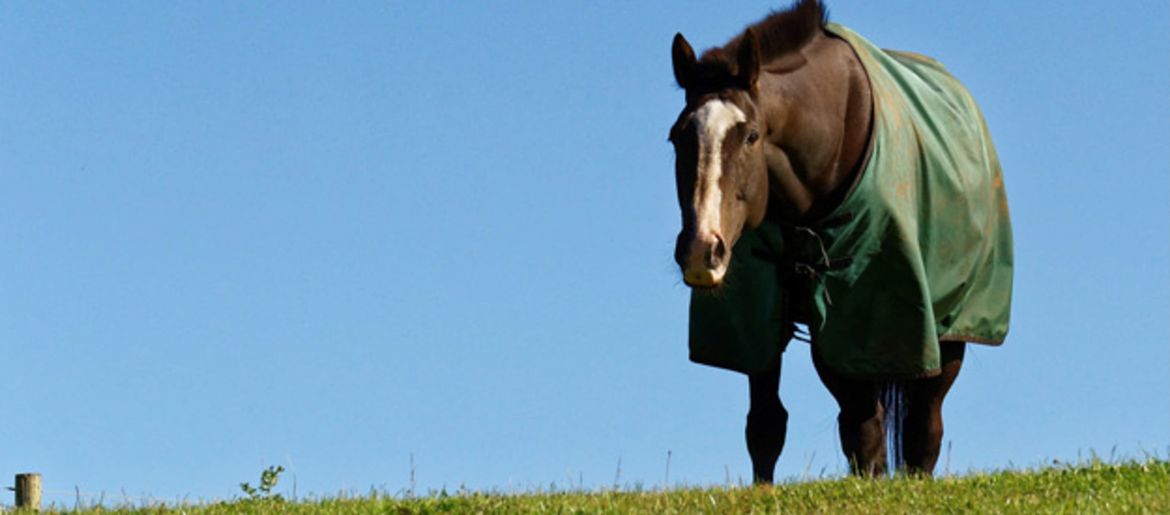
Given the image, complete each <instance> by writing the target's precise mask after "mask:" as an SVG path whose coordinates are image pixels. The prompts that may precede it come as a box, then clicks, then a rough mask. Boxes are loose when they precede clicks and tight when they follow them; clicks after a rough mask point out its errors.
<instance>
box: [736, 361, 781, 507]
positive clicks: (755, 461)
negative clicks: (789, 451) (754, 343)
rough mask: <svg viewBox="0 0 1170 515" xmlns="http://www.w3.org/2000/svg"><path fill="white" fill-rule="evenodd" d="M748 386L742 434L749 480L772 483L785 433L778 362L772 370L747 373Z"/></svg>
mask: <svg viewBox="0 0 1170 515" xmlns="http://www.w3.org/2000/svg"><path fill="white" fill-rule="evenodd" d="M748 386H749V393H750V396H751V407H750V408H749V409H748V415H747V428H745V429H744V436H745V437H746V439H747V448H748V454H749V455H750V456H751V458H752V481H753V482H754V483H756V484H771V483H772V475H773V473H774V472H775V470H776V460H778V459H780V453H781V452H782V451H783V450H784V439H785V437H786V436H787V433H788V410H786V409H784V404H783V403H781V402H780V395H779V389H780V364H779V363H777V364H776V369H775V370H769V371H767V372H761V373H757V374H751V375H749V376H748Z"/></svg>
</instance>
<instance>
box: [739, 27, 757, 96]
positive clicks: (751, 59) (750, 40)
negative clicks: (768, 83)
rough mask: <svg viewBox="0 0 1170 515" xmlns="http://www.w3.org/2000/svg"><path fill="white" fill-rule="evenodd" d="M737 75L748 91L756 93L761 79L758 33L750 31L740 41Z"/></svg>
mask: <svg viewBox="0 0 1170 515" xmlns="http://www.w3.org/2000/svg"><path fill="white" fill-rule="evenodd" d="M736 68H737V69H738V70H737V73H736V75H737V76H738V77H739V80H740V81H742V82H743V84H744V86H745V87H746V88H747V90H748V91H750V92H752V93H755V92H756V83H757V81H758V80H759V78H760V42H759V41H757V40H756V31H754V30H752V29H748V30H747V31H745V32H744V34H743V39H741V40H740V41H739V55H738V56H736Z"/></svg>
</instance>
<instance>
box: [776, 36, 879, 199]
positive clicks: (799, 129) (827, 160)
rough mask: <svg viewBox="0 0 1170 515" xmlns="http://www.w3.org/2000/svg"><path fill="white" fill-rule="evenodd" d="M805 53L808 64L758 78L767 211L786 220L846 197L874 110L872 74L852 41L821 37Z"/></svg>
mask: <svg viewBox="0 0 1170 515" xmlns="http://www.w3.org/2000/svg"><path fill="white" fill-rule="evenodd" d="M803 54H804V56H805V57H806V63H805V64H804V65H803V66H800V67H799V68H796V69H794V70H790V71H786V72H783V73H765V74H764V75H763V76H761V79H760V93H759V104H760V107H761V110H762V113H763V119H764V120H765V123H766V125H767V133H768V134H769V138H768V143H769V144H768V145H766V147H765V155H766V156H767V161H768V173H769V178H770V180H769V190H770V192H771V194H770V197H771V198H770V201H771V205H772V206H773V208H771V209H769V216H771V217H773V218H778V219H779V220H781V221H785V222H811V221H816V220H819V219H820V218H823V217H824V216H826V215H828V214H829V213H830V212H831V211H832V210H833V208H835V207H837V205H839V204H840V203H841V202H842V201H843V200H844V198H845V195H846V194H847V193H848V191H849V189H850V186H852V184H853V180H854V178H855V177H856V176H857V174H858V172H859V170H860V168H861V165H862V164H863V162H862V161H863V159H864V157H865V153H866V150H867V143H868V140H869V132H870V118H871V116H872V98H871V95H870V90H869V81H868V79H867V78H866V76H865V70H864V69H863V68H862V67H861V63H860V61H859V60H858V59H857V56H856V55H855V54H854V53H853V50H852V48H850V47H849V45H848V43H845V42H844V41H841V40H840V39H837V38H835V37H829V36H823V37H818V38H816V39H814V40H813V41H812V42H811V43H810V44H809V45H808V46H807V47H805V49H804V50H803ZM765 69H766V67H765Z"/></svg>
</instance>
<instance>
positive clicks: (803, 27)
mask: <svg viewBox="0 0 1170 515" xmlns="http://www.w3.org/2000/svg"><path fill="white" fill-rule="evenodd" d="M828 21H829V12H828V10H827V9H826V8H825V4H824V2H822V1H821V0H797V1H796V3H794V4H792V6H790V7H789V8H788V9H785V10H783V11H772V12H771V13H770V14H769V15H768V16H767V17H765V18H764V19H763V20H760V21H759V22H756V23H755V24H753V25H750V26H748V27H747V28H746V29H744V31H743V32H742V33H740V35H738V36H736V37H735V38H734V39H732V40H731V41H729V42H727V44H726V45H724V46H722V47H715V48H711V49H708V50H707V51H705V52H703V56H702V57H701V58H700V59H699V64H700V66H702V67H704V68H708V67H709V68H708V69H710V68H723V69H724V70H726V72H727V73H730V74H732V75H735V73H736V72H737V70H736V58H735V56H736V55H738V52H739V45H740V42H741V41H743V37H744V34H746V33H747V31H749V30H750V31H752V32H754V33H755V36H756V41H758V42H759V45H760V62H761V63H767V62H769V61H772V60H775V59H778V58H781V57H784V56H786V55H788V54H791V53H793V52H797V51H799V50H800V49H801V48H803V47H804V46H805V45H807V44H808V43H809V42H810V41H812V39H813V38H814V37H816V36H817V34H820V33H821V31H822V30H823V29H824V27H825V24H826V23H828Z"/></svg>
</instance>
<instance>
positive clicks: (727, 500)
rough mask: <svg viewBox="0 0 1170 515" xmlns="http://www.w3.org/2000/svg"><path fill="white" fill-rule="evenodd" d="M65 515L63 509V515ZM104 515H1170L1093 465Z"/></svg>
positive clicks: (1165, 476) (1126, 479) (1132, 476)
mask: <svg viewBox="0 0 1170 515" xmlns="http://www.w3.org/2000/svg"><path fill="white" fill-rule="evenodd" d="M67 511H70V510H67ZM83 511H85V512H99V511H100V512H103V513H189V514H207V515H213V514H220V513H402V514H413V513H655V514H657V513H752V512H756V513H776V512H783V513H882V514H885V513H922V512H926V513H1037V512H1040V513H1078V514H1079V513H1170V462H1166V461H1161V460H1148V461H1140V462H1136V461H1135V462H1128V463H1121V464H1106V463H1102V462H1099V461H1093V462H1090V463H1086V464H1082V465H1076V466H1073V465H1057V466H1054V467H1052V468H1046V469H1042V470H1032V471H1006V472H995V473H985V474H972V475H967V476H961V477H954V478H941V479H935V480H923V479H905V478H901V479H889V480H861V479H853V478H846V479H836V480H825V481H815V482H807V483H792V484H782V485H778V486H775V487H770V488H753V487H735V488H727V487H719V488H684V489H677V490H667V491H643V492H631V491H599V492H554V493H530V494H519V495H511V494H510V495H505V494H495V493H471V492H468V493H461V494H457V495H447V494H435V495H430V496H426V497H420V498H402V497H399V496H388V495H380V494H375V495H372V496H370V497H365V498H348V499H347V498H331V499H322V500H301V501H298V502H282V501H264V500H259V501H256V500H251V501H248V500H243V501H234V502H228V503H218V504H208V505H198V506H185V507H139V508H113V509H110V508H104V509H103V508H95V509H90V510H83Z"/></svg>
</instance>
